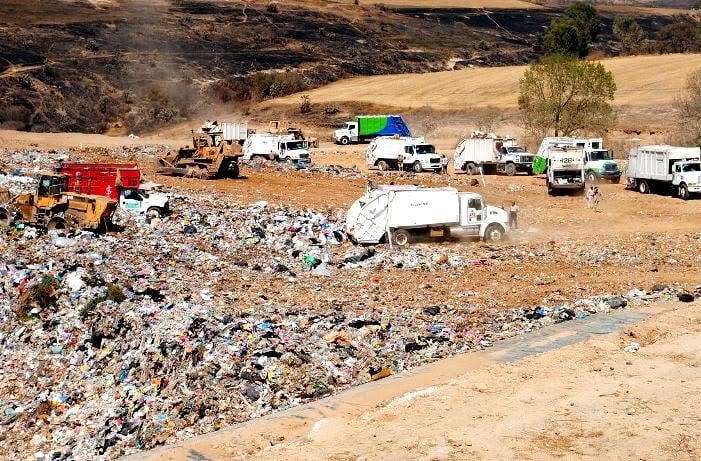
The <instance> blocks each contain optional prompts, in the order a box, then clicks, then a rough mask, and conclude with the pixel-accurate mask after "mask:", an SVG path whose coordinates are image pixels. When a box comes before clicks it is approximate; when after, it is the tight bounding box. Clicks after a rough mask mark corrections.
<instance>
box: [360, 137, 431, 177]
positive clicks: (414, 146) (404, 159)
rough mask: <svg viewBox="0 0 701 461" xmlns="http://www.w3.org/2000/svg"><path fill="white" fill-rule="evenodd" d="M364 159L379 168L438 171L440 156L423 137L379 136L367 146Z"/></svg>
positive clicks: (418, 171) (419, 171)
mask: <svg viewBox="0 0 701 461" xmlns="http://www.w3.org/2000/svg"><path fill="white" fill-rule="evenodd" d="M366 160H367V164H368V166H371V167H377V168H379V169H380V170H383V171H386V170H390V169H392V170H398V169H400V168H401V169H402V170H404V171H414V172H416V173H421V172H422V171H433V172H436V173H438V172H440V171H441V169H442V165H441V157H440V156H439V155H438V154H436V148H435V146H434V145H433V144H429V143H427V142H426V140H425V139H424V138H413V137H401V136H381V137H379V138H375V139H373V140H372V142H371V143H370V145H369V146H368V150H367V154H366Z"/></svg>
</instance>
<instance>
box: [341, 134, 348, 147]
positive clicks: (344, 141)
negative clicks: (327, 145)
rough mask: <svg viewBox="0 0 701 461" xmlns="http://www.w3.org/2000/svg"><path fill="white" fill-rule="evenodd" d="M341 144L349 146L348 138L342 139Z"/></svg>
mask: <svg viewBox="0 0 701 461" xmlns="http://www.w3.org/2000/svg"><path fill="white" fill-rule="evenodd" d="M341 144H342V145H344V146H347V145H348V144H350V138H348V137H347V136H344V137H342V138H341Z"/></svg>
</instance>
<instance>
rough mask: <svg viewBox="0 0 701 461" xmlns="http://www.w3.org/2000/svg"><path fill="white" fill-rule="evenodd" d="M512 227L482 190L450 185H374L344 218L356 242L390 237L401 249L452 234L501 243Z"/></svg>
mask: <svg viewBox="0 0 701 461" xmlns="http://www.w3.org/2000/svg"><path fill="white" fill-rule="evenodd" d="M508 231H509V219H508V216H507V213H506V211H504V210H502V209H501V208H497V207H493V206H489V205H486V204H485V203H484V199H483V198H482V196H481V195H479V194H475V193H472V192H458V190H457V189H454V188H452V187H435V188H424V187H419V186H410V185H409V186H407V185H396V186H394V185H389V186H388V185H383V186H377V187H372V188H369V189H368V191H367V192H366V193H365V195H363V196H362V197H360V198H359V199H358V200H356V201H355V203H353V205H351V207H350V209H349V210H348V215H347V216H346V233H347V234H348V235H349V237H350V238H351V240H352V241H353V242H356V243H365V244H377V243H381V242H387V241H388V242H391V243H392V244H396V245H398V246H402V247H403V246H406V245H408V244H409V243H411V242H412V240H416V239H421V238H423V239H426V238H429V239H431V238H433V239H445V238H447V237H449V236H450V235H451V233H455V234H462V235H465V236H468V237H473V238H482V239H484V240H493V241H497V240H501V239H502V238H504V236H505V234H506V232H508Z"/></svg>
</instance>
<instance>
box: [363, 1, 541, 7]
mask: <svg viewBox="0 0 701 461" xmlns="http://www.w3.org/2000/svg"><path fill="white" fill-rule="evenodd" d="M379 3H382V4H384V5H387V6H390V7H412V8H494V9H512V8H513V9H539V8H542V6H540V5H537V4H535V3H531V2H526V1H521V0H428V1H423V0H360V4H361V5H363V4H379Z"/></svg>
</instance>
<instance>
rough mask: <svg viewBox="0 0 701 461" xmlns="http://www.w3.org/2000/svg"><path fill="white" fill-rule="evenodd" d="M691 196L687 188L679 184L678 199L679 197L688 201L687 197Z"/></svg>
mask: <svg viewBox="0 0 701 461" xmlns="http://www.w3.org/2000/svg"><path fill="white" fill-rule="evenodd" d="M690 196H691V194H689V187H687V185H686V184H684V183H681V184H680V185H679V197H681V199H682V200H689V197H690Z"/></svg>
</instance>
